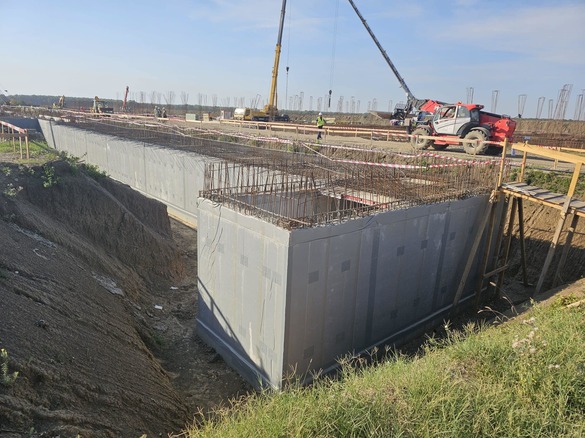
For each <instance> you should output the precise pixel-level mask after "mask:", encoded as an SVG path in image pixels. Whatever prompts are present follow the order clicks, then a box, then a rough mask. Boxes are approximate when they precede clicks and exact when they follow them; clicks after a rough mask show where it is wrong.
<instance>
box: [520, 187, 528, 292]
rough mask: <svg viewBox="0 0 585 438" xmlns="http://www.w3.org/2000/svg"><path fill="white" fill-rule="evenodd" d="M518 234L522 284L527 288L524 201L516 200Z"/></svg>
mask: <svg viewBox="0 0 585 438" xmlns="http://www.w3.org/2000/svg"><path fill="white" fill-rule="evenodd" d="M518 234H519V235H520V259H521V261H522V283H523V284H524V286H528V271H527V270H526V243H525V241H524V200H523V199H522V198H518Z"/></svg>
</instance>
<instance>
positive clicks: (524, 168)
mask: <svg viewBox="0 0 585 438" xmlns="http://www.w3.org/2000/svg"><path fill="white" fill-rule="evenodd" d="M526 158H528V152H526V151H524V154H523V155H522V163H521V164H520V175H519V177H518V182H522V181H524V171H525V170H526Z"/></svg>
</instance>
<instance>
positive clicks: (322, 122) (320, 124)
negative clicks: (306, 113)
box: [317, 113, 325, 140]
mask: <svg viewBox="0 0 585 438" xmlns="http://www.w3.org/2000/svg"><path fill="white" fill-rule="evenodd" d="M323 126H325V119H324V118H323V113H319V116H318V117H317V129H319V130H322V129H323ZM317 140H321V131H317Z"/></svg>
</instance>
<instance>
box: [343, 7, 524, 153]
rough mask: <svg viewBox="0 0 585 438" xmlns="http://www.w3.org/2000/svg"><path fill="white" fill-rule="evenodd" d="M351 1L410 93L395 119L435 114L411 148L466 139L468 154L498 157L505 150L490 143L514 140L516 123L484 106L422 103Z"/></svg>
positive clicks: (417, 130) (439, 147) (416, 132)
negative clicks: (485, 108)
mask: <svg viewBox="0 0 585 438" xmlns="http://www.w3.org/2000/svg"><path fill="white" fill-rule="evenodd" d="M348 1H349V3H350V4H351V6H352V7H353V9H354V11H355V12H356V14H357V15H358V17H359V18H360V20H361V22H362V23H363V25H364V27H365V28H366V30H367V31H368V33H369V34H370V36H371V37H372V39H373V40H374V43H376V46H377V47H378V49H379V50H380V52H381V53H382V56H383V57H384V59H385V60H386V63H387V64H388V66H390V68H391V69H392V71H393V72H394V75H395V76H396V78H397V79H398V82H400V86H401V87H402V89H403V90H404V91H405V92H406V96H407V102H406V105H405V107H404V108H403V109H399V110H398V111H395V114H394V116H395V117H398V118H402V119H404V118H405V117H406V116H407V115H409V114H410V113H411V112H412V111H413V110H416V111H424V112H428V113H433V117H432V119H431V120H429V121H427V122H423V123H421V124H420V125H419V126H418V127H417V128H415V129H414V131H413V132H412V134H413V137H412V140H411V144H412V146H413V147H414V148H415V149H417V150H421V149H428V148H429V147H431V146H432V147H433V148H434V149H436V150H443V149H446V148H447V146H449V145H455V144H460V143H461V140H462V139H463V140H466V141H465V142H463V149H464V150H465V152H466V153H468V154H472V155H476V154H490V155H495V154H498V153H499V152H500V151H501V149H502V148H501V146H499V145H495V144H491V143H486V142H501V141H504V139H508V140H511V139H512V136H513V134H514V131H515V129H516V122H515V121H514V120H512V119H511V118H510V117H509V116H507V115H500V114H493V113H488V112H486V111H482V110H483V108H484V106H483V105H476V104H462V103H461V102H458V103H456V104H445V103H444V102H440V101H438V100H431V99H422V100H421V99H417V98H416V97H414V95H413V94H412V92H411V91H410V89H409V88H408V85H406V82H405V81H404V79H403V78H402V76H400V73H398V70H397V69H396V67H395V66H394V64H393V63H392V61H391V60H390V57H389V56H388V54H387V53H386V51H385V50H384V49H383V47H382V45H381V44H380V42H379V41H378V39H377V38H376V36H375V35H374V33H373V32H372V29H370V26H368V23H367V22H366V20H365V19H364V17H363V16H362V14H361V13H360V11H359V10H358V8H357V7H356V5H355V3H354V2H353V0H348ZM421 137H439V138H434V139H431V138H421Z"/></svg>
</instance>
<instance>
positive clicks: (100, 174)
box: [85, 164, 108, 179]
mask: <svg viewBox="0 0 585 438" xmlns="http://www.w3.org/2000/svg"><path fill="white" fill-rule="evenodd" d="M85 170H87V174H88V175H89V176H91V177H92V178H93V179H99V178H105V177H107V176H108V174H107V173H106V172H104V171H102V170H100V168H99V167H97V166H95V165H93V164H85Z"/></svg>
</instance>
